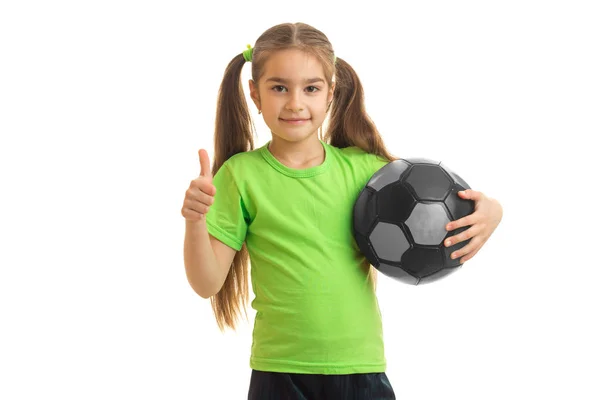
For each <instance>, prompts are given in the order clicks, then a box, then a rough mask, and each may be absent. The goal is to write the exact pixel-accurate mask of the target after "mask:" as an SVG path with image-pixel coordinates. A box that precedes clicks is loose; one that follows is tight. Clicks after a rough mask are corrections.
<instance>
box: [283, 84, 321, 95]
mask: <svg viewBox="0 0 600 400" xmlns="http://www.w3.org/2000/svg"><path fill="white" fill-rule="evenodd" d="M272 89H273V90H275V91H276V92H283V91H287V89H286V88H285V86H282V85H277V86H273V88H272ZM306 89H307V90H308V92H309V93H316V92H318V91H319V90H320V89H319V88H318V87H316V86H308V87H307V88H306Z"/></svg>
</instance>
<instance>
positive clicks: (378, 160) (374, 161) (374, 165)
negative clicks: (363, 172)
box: [371, 154, 389, 176]
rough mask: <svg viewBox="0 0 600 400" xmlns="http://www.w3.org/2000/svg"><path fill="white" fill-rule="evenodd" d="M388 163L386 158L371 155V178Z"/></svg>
mask: <svg viewBox="0 0 600 400" xmlns="http://www.w3.org/2000/svg"><path fill="white" fill-rule="evenodd" d="M388 163H389V161H388V160H387V159H386V158H384V157H380V156H377V155H375V154H371V176H372V175H374V174H375V173H376V172H377V171H379V170H380V169H381V168H383V167H384V166H385V165H387V164H388Z"/></svg>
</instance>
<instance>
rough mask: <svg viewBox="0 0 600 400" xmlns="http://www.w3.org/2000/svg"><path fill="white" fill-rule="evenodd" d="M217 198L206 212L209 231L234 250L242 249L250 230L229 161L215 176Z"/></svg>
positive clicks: (214, 183)
mask: <svg viewBox="0 0 600 400" xmlns="http://www.w3.org/2000/svg"><path fill="white" fill-rule="evenodd" d="M213 185H214V186H215V187H216V188H217V191H216V193H215V197H214V198H215V200H214V202H213V204H212V205H211V206H210V210H209V211H208V213H207V214H206V227H207V229H208V233H210V234H211V235H212V236H214V237H215V238H217V239H219V240H220V241H221V242H223V243H225V244H226V245H227V246H229V247H231V248H233V249H234V250H237V251H239V250H241V248H242V245H243V243H244V241H245V240H246V232H247V230H248V223H247V215H248V213H247V211H246V208H245V207H244V203H243V200H242V196H241V194H240V191H239V189H238V186H237V184H236V182H235V179H234V177H233V174H232V173H231V170H230V168H229V166H228V165H227V162H225V163H224V164H223V165H222V166H221V168H219V170H218V171H217V173H216V174H215V176H214V177H213Z"/></svg>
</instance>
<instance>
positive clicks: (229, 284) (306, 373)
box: [181, 23, 502, 400]
mask: <svg viewBox="0 0 600 400" xmlns="http://www.w3.org/2000/svg"><path fill="white" fill-rule="evenodd" d="M248 47H249V48H248V50H246V51H244V52H243V53H242V54H239V55H237V56H236V57H234V58H233V60H231V62H230V63H229V65H228V66H227V69H226V71H225V75H224V77H223V82H222V84H221V87H220V91H219V98H218V106H217V117H216V129H215V149H214V157H215V160H214V163H213V165H212V171H211V168H210V163H209V159H208V156H207V153H206V151H205V150H200V151H199V156H200V166H201V173H200V176H199V177H198V178H197V179H194V180H193V181H192V182H191V184H190V187H189V188H188V190H187V191H186V196H185V199H184V204H183V208H182V210H181V213H182V215H183V216H184V217H185V218H186V232H185V242H184V258H185V267H186V274H187V278H188V281H189V283H190V286H191V287H192V288H193V289H194V291H195V292H196V293H198V294H199V295H200V296H202V297H203V298H210V300H211V305H212V307H213V310H214V313H215V316H216V320H217V324H218V326H219V328H220V329H221V330H224V328H225V327H230V328H232V329H235V322H236V320H237V317H238V316H239V314H240V311H241V310H242V309H243V310H244V311H245V310H246V308H245V307H246V304H247V299H248V290H247V288H248V269H247V262H248V259H250V261H251V271H250V276H251V283H252V290H253V292H254V295H255V298H254V300H253V301H252V304H251V305H252V307H253V308H254V309H255V310H256V317H255V322H254V329H253V334H252V348H251V357H250V368H251V369H252V374H251V379H250V388H249V391H248V398H249V399H261V400H268V399H279V400H281V399H374V398H377V399H394V398H395V395H394V391H393V389H392V386H391V384H390V382H389V380H388V378H387V376H386V374H385V369H386V359H385V355H384V344H383V331H382V321H381V315H380V312H379V306H378V303H377V298H376V295H375V283H376V281H375V278H376V270H375V269H374V268H372V267H371V266H370V265H369V263H368V261H366V259H365V257H364V256H363V255H362V254H361V253H360V251H359V249H358V246H357V245H356V243H355V241H354V239H353V235H352V229H351V227H352V208H353V204H354V201H355V200H356V198H357V197H358V194H359V192H360V191H361V190H362V188H363V187H364V186H365V184H366V182H367V181H368V180H369V179H370V177H371V176H372V175H373V174H374V173H375V172H376V171H377V170H379V169H380V168H381V167H383V166H384V165H385V164H386V163H388V162H390V161H393V160H395V159H397V158H396V157H394V156H393V155H391V154H390V153H389V152H388V151H387V149H386V148H385V145H384V143H383V141H382V139H381V137H380V135H379V133H378V131H377V129H376V127H375V125H374V124H373V122H372V121H371V120H370V118H369V116H368V115H367V113H366V112H365V108H364V104H363V89H362V86H361V83H360V81H359V79H358V76H357V75H356V73H355V72H354V70H353V69H352V67H350V65H349V64H348V63H346V62H345V61H344V60H343V59H341V58H339V57H337V58H336V56H335V55H334V52H333V48H332V45H331V43H330V42H329V40H328V39H327V37H326V36H325V35H324V34H323V33H322V32H320V31H319V30H317V29H315V28H313V27H311V26H309V25H306V24H303V23H296V24H281V25H277V26H274V27H272V28H270V29H268V30H267V31H265V32H264V33H263V34H262V35H261V36H260V37H259V38H258V40H257V41H256V44H255V46H254V48H251V47H250V46H248ZM249 61H251V62H252V64H251V65H252V79H251V80H250V82H249V89H250V95H251V98H252V100H253V102H254V103H255V105H256V107H257V109H258V113H259V114H261V113H262V116H263V119H264V121H265V123H266V124H267V125H268V127H269V128H270V130H271V133H272V139H271V140H270V141H269V142H268V143H266V144H265V145H264V146H262V147H260V148H258V149H255V148H254V142H253V135H252V129H251V126H252V120H251V118H250V114H249V111H248V106H247V104H246V102H245V97H244V92H243V89H242V85H241V83H240V75H241V71H242V67H243V66H244V65H245V63H246V62H249ZM334 76H335V82H334V79H333V78H334ZM330 109H331V116H330V122H329V125H328V128H327V131H326V132H325V135H323V133H322V131H321V125H322V123H323V121H324V120H325V117H326V116H327V113H328V111H329V110H330ZM462 197H463V198H466V199H472V200H474V201H475V204H476V206H475V212H474V213H473V214H471V215H469V216H467V217H465V218H463V219H461V220H458V221H453V222H451V223H450V224H449V226H448V227H447V228H448V230H453V229H456V228H459V227H462V226H466V225H471V227H470V228H469V229H468V230H466V231H463V232H461V233H460V234H458V235H456V236H454V237H452V238H451V239H450V241H451V243H448V245H454V244H456V243H459V242H461V241H464V240H466V239H469V238H470V239H471V242H470V243H469V244H468V245H467V246H464V247H463V248H461V249H460V250H458V251H457V256H458V257H462V259H461V261H462V262H464V261H466V260H468V259H470V258H472V257H473V256H474V255H475V254H476V253H477V252H478V251H479V249H480V248H481V246H483V244H484V243H485V242H486V241H487V239H488V238H489V236H490V235H491V234H492V232H493V231H494V230H495V228H496V226H497V225H498V223H499V222H500V219H501V215H502V209H501V206H500V204H499V203H498V202H497V201H496V200H493V199H490V198H488V197H486V196H484V195H483V194H482V193H480V192H476V191H472V190H467V191H466V193H464V194H463V195H462ZM209 211H210V212H209Z"/></svg>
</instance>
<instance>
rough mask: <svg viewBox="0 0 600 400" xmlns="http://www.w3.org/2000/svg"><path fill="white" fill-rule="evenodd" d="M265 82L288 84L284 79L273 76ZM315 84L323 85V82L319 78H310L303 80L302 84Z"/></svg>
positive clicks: (287, 80) (288, 81)
mask: <svg viewBox="0 0 600 400" xmlns="http://www.w3.org/2000/svg"><path fill="white" fill-rule="evenodd" d="M266 82H278V83H285V84H288V83H290V80H289V79H284V78H278V77H276V76H274V77H272V78H269V79H267V80H266ZM315 82H321V83H325V81H324V80H323V79H321V78H310V79H305V80H304V83H315Z"/></svg>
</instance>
